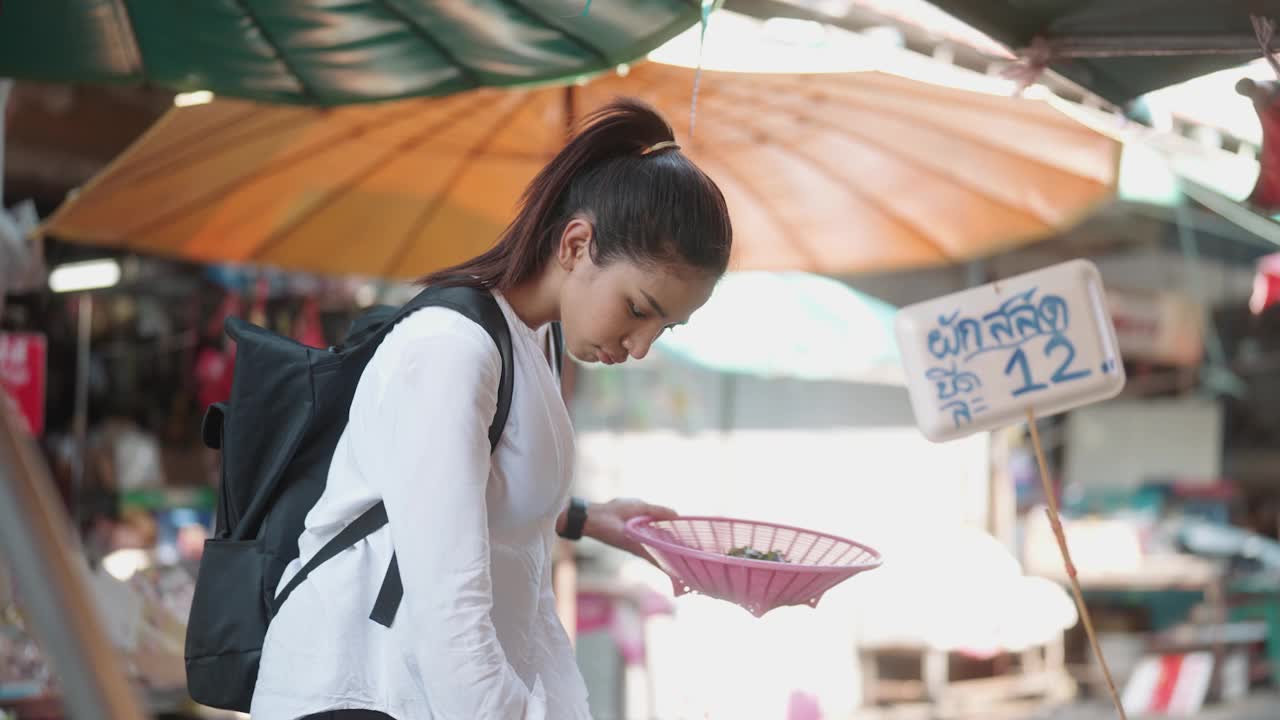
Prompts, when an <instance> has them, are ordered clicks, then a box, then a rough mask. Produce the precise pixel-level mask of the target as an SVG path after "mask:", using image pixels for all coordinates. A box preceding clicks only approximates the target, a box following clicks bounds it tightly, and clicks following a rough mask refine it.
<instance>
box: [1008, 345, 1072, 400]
mask: <svg viewBox="0 0 1280 720" xmlns="http://www.w3.org/2000/svg"><path fill="white" fill-rule="evenodd" d="M1056 348H1062V349H1063V350H1065V351H1066V355H1065V356H1064V357H1063V358H1062V364H1061V365H1059V366H1058V369H1057V370H1056V371H1054V373H1053V375H1052V376H1051V377H1050V378H1049V380H1050V381H1051V382H1053V383H1063V382H1070V381H1072V380H1079V379H1080V378H1086V377H1089V376H1090V375H1091V374H1092V373H1093V371H1092V370H1089V369H1087V368H1082V369H1079V370H1072V369H1071V362H1072V361H1073V360H1075V359H1076V347H1075V346H1074V345H1072V344H1071V341H1070V340H1068V339H1067V338H1065V337H1063V336H1062V335H1055V336H1054V337H1052V338H1050V339H1049V342H1047V343H1045V346H1044V354H1045V357H1050V356H1052V355H1053V351H1054V350H1055V349H1056ZM1014 373H1021V375H1022V385H1021V386H1019V387H1017V388H1014V390H1013V396H1014V397H1018V396H1019V395H1025V394H1027V393H1030V392H1036V391H1038V390H1047V389H1049V386H1048V385H1047V384H1046V383H1042V382H1036V381H1035V380H1034V379H1033V378H1032V376H1031V364H1030V363H1028V362H1027V353H1026V350H1024V349H1022V348H1018V349H1017V350H1014V351H1013V355H1011V356H1010V357H1009V364H1008V365H1005V366H1004V374H1005V375H1013V374H1014Z"/></svg>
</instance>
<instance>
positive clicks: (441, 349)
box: [252, 100, 732, 720]
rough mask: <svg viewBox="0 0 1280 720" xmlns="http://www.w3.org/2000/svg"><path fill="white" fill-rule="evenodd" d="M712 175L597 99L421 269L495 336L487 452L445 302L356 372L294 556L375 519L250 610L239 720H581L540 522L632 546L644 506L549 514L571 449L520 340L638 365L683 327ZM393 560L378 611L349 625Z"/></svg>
mask: <svg viewBox="0 0 1280 720" xmlns="http://www.w3.org/2000/svg"><path fill="white" fill-rule="evenodd" d="M731 242H732V231H731V228H730V224H729V216H728V211H727V209H726V206H725V201H724V197H723V196H722V195H721V193H720V190H719V189H718V188H717V187H716V185H715V183H714V182H712V181H711V179H710V178H708V177H707V176H706V174H704V173H703V172H702V171H701V170H699V169H698V167H697V166H695V165H694V164H693V162H691V161H690V160H689V159H688V158H687V157H685V155H684V154H683V153H682V152H681V151H680V148H679V146H677V145H676V143H675V138H674V136H673V134H672V130H671V127H670V126H669V125H668V124H667V123H666V121H665V120H663V118H662V117H661V116H660V115H659V114H658V113H657V112H655V111H654V110H653V109H652V108H650V107H648V106H647V105H645V104H643V103H640V102H638V101H634V100H619V101H616V102H614V103H612V104H610V105H608V106H606V107H604V108H602V109H601V110H599V111H598V112H596V113H594V114H593V115H591V116H590V117H588V118H586V121H585V123H584V124H583V126H582V127H581V129H580V130H579V132H578V133H577V134H576V135H575V136H574V137H573V138H572V139H571V140H570V141H569V143H568V145H567V146H566V147H565V148H564V149H563V150H562V151H561V152H560V153H559V154H558V155H557V156H556V157H555V158H554V159H553V160H552V161H551V162H550V164H548V165H547V166H546V167H545V168H544V169H543V170H542V171H541V172H540V173H539V174H538V176H537V177H536V178H535V179H534V180H533V182H532V183H531V184H530V185H529V187H528V188H527V189H526V191H525V194H524V197H523V198H522V203H521V208H520V211H519V213H518V214H517V215H516V217H515V220H514V221H513V222H512V223H511V225H510V226H509V227H508V228H507V229H506V231H505V232H504V234H503V235H502V237H501V239H500V240H499V242H498V244H497V245H496V246H495V247H494V248H493V249H492V250H490V251H488V252H487V253H485V254H483V255H481V256H479V257H477V258H475V259H473V260H470V261H468V262H465V263H463V264H461V265H459V266H457V267H453V268H449V269H447V270H444V271H441V272H439V273H436V274H434V275H431V276H429V277H427V278H425V279H424V282H426V283H428V284H434V285H446V284H453V285H457V284H471V285H475V286H478V287H483V288H487V289H489V290H490V291H491V292H492V293H493V294H494V296H495V298H496V299H497V301H498V303H499V305H500V307H501V308H502V311H503V314H504V315H505V316H506V320H507V324H508V325H509V327H510V330H511V337H512V346H513V360H514V365H515V368H514V371H515V377H514V393H513V396H512V401H511V410H510V415H509V418H508V420H507V424H506V427H505V430H504V432H503V434H502V438H501V441H500V442H499V444H498V446H497V448H496V450H494V451H493V453H492V454H491V453H490V446H489V439H488V427H489V424H490V422H491V421H492V419H493V415H494V409H495V407H496V404H497V394H498V390H497V389H498V384H499V382H498V381H499V375H500V372H501V363H502V360H501V356H500V354H499V353H498V350H497V348H496V347H495V345H494V343H493V341H492V340H491V339H490V337H489V336H488V335H487V334H486V332H485V331H484V329H483V328H481V327H480V326H479V325H477V324H476V323H474V322H472V321H470V320H468V319H466V318H465V317H463V316H462V315H461V314H459V313H456V312H454V311H452V310H449V309H446V308H439V307H430V308H426V309H423V310H419V311H418V312H416V313H414V314H413V315H411V316H409V317H408V318H407V319H406V320H404V321H403V322H401V323H400V324H399V325H397V326H396V327H395V329H394V330H392V332H391V333H390V334H389V335H388V336H387V338H386V339H385V340H384V341H383V343H382V345H381V346H380V347H379V348H378V350H377V353H376V354H375V355H374V357H373V359H372V360H371V361H370V363H369V365H368V366H367V367H366V369H365V371H364V374H363V376H362V377H361V380H360V385H359V387H358V389H357V391H356V395H355V399H354V401H353V403H352V406H351V414H350V420H349V423H348V425H347V428H346V431H345V433H344V434H343V436H342V439H341V440H340V441H339V443H338V446H337V450H336V452H335V453H334V457H333V463H332V467H331V468H330V471H329V477H328V484H327V487H326V489H325V491H324V495H323V496H322V497H321V498H320V501H319V502H318V503H317V504H316V506H315V508H314V509H313V510H312V511H311V513H310V515H308V517H307V525H306V530H305V531H304V532H303V535H302V537H301V538H300V540H299V549H300V551H301V557H300V558H299V559H298V560H297V561H295V562H294V563H293V565H291V566H290V568H289V569H288V570H286V572H285V575H284V577H283V578H282V579H281V586H283V585H284V584H286V583H287V582H288V581H289V579H290V578H291V577H292V575H293V574H294V573H296V571H297V569H298V568H299V567H300V566H301V565H302V564H303V563H304V562H306V561H307V560H308V559H309V558H310V557H311V556H312V555H314V554H315V553H316V551H317V550H318V549H319V548H320V547H322V546H323V545H324V544H325V543H326V542H328V541H329V540H330V539H331V538H332V537H334V535H336V534H337V532H338V531H339V530H341V529H342V528H343V527H345V526H346V525H347V524H349V523H350V522H351V521H352V520H353V519H354V518H356V517H357V516H359V515H360V514H361V513H362V512H363V511H364V510H366V509H367V508H369V507H371V506H372V505H374V504H375V503H376V502H377V501H378V500H383V501H384V502H385V504H386V508H387V516H388V524H387V526H386V527H384V528H383V529H381V530H379V531H377V532H375V533H374V534H373V535H370V536H369V537H368V538H367V539H366V540H363V541H361V542H359V543H357V544H356V545H355V546H354V547H353V548H351V549H349V550H347V551H345V552H342V553H340V554H339V555H338V556H337V557H335V558H333V559H331V560H330V561H329V562H327V563H325V564H324V565H322V566H321V567H320V568H319V569H318V570H316V571H315V572H314V573H312V574H311V575H310V576H309V577H308V578H307V580H306V581H304V582H303V583H302V584H301V585H299V586H298V588H297V589H296V591H295V592H294V593H293V595H292V596H291V597H290V598H289V601H288V602H287V603H284V604H283V606H282V607H281V609H280V613H279V614H278V615H277V616H276V617H275V619H274V620H272V623H271V626H270V629H269V632H268V635H267V638H266V643H265V646H264V648H263V653H262V660H261V666H260V670H259V674H258V681H257V686H256V691H255V694H254V698H253V708H252V711H253V712H252V714H253V717H254V719H255V720H292V719H293V718H300V717H317V718H388V717H390V718H395V719H396V720H428V719H430V720H446V719H447V720H541V719H543V718H554V719H555V720H577V719H584V720H585V719H587V718H589V714H588V711H587V700H586V688H585V686H584V684H583V681H582V678H581V675H580V674H579V672H578V668H577V664H576V663H575V659H574V654H573V650H572V648H571V646H570V644H569V641H568V637H567V635H566V633H565V631H564V628H563V627H562V626H561V625H560V622H559V619H558V618H557V616H556V613H555V599H554V597H553V595H552V589H551V550H552V545H553V543H554V540H555V534H556V533H557V532H559V533H560V534H562V535H565V536H570V537H573V536H580V535H581V534H584V533H585V534H586V535H588V536H592V537H595V538H597V539H600V540H602V541H604V542H607V543H609V544H611V545H614V546H617V547H621V548H623V549H626V550H630V551H632V552H635V553H636V554H638V555H641V556H643V555H644V551H643V550H642V549H640V548H638V547H632V546H629V545H628V543H627V541H626V540H625V538H624V536H623V534H622V525H623V523H624V522H625V521H626V520H627V519H628V518H630V517H633V516H635V515H640V514H648V515H659V516H662V515H671V514H672V513H671V511H670V510H667V509H665V508H660V507H656V506H650V505H647V504H645V503H642V502H638V501H629V500H615V501H613V502H611V503H605V504H603V505H595V506H591V507H589V508H587V510H586V516H585V524H584V517H583V514H582V508H581V507H574V508H573V509H572V511H570V512H565V511H564V510H565V506H566V501H567V499H568V492H569V484H570V479H571V474H572V467H573V458H574V446H573V430H572V427H571V425H570V422H569V415H568V412H567V410H566V408H565V406H564V402H563V401H562V399H561V395H560V390H559V387H558V384H557V382H556V380H555V377H554V375H553V373H552V371H551V369H550V367H549V366H548V364H547V362H546V358H545V355H544V354H543V351H542V348H543V347H544V345H543V344H542V340H543V332H544V331H545V330H546V328H547V325H548V323H550V322H552V321H556V320H558V321H560V323H561V326H562V328H563V333H564V345H565V348H566V350H567V351H568V352H569V354H571V355H572V356H573V357H574V358H576V359H578V360H579V361H580V362H600V363H604V364H608V365H612V364H615V363H621V362H625V361H626V360H627V359H628V358H642V357H644V356H645V354H646V353H648V352H649V348H650V346H651V345H652V343H653V342H654V341H655V340H656V339H657V338H658V336H659V335H661V334H662V333H663V332H664V331H665V330H668V329H670V328H671V327H673V326H675V325H679V324H681V323H683V322H685V321H686V320H688V318H689V316H690V314H691V313H693V312H694V311H695V310H697V309H698V308H699V307H701V306H702V304H703V303H705V302H706V301H707V298H708V297H709V296H710V294H711V290H712V288H713V286H714V285H715V283H716V281H717V280H718V279H719V278H720V276H721V275H722V274H723V273H724V272H725V269H726V267H727V265H728V261H729V249H730V245H731ZM393 548H394V551H395V555H396V558H397V562H398V564H399V569H400V575H401V577H402V580H403V584H404V595H403V603H402V605H401V607H400V608H399V611H398V613H397V615H396V618H395V621H394V622H393V623H392V624H391V626H390V627H384V626H382V625H379V624H377V623H374V622H372V621H370V620H369V617H368V615H369V609H370V608H371V607H373V605H374V601H375V599H376V596H377V593H378V591H379V588H380V586H381V583H382V580H383V575H384V573H385V572H386V570H387V566H388V563H389V562H390V559H391V557H392V551H393Z"/></svg>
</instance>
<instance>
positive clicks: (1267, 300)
mask: <svg viewBox="0 0 1280 720" xmlns="http://www.w3.org/2000/svg"><path fill="white" fill-rule="evenodd" d="M1276 303H1280V253H1273V254H1271V255H1267V256H1266V257H1264V258H1262V259H1260V260H1258V270H1257V273H1256V274H1255V275H1254V276H1253V294H1252V295H1251V296H1250V297H1249V310H1250V311H1251V312H1252V313H1253V314H1254V315H1261V314H1262V312H1263V311H1264V310H1266V309H1267V308H1269V307H1271V306H1272V305H1275V304H1276Z"/></svg>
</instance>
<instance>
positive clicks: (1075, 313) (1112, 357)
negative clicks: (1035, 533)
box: [896, 260, 1125, 442]
mask: <svg viewBox="0 0 1280 720" xmlns="http://www.w3.org/2000/svg"><path fill="white" fill-rule="evenodd" d="M896 326H897V335H898V350H899V352H900V353H901V355H902V367H903V373H904V374H905V375H906V379H907V388H908V390H909V391H910V395H911V407H912V409H913V410H914V411H915V418H916V426H917V427H919V428H920V431H921V432H923V433H924V435H925V437H927V438H929V439H930V440H933V441H934V442H942V441H945V440H952V439H954V438H958V437H962V436H964V435H968V434H970V433H975V432H980V431H984V430H991V429H994V428H998V427H1002V426H1006V425H1011V424H1013V423H1017V422H1021V421H1023V420H1025V419H1026V413H1027V410H1028V409H1032V410H1033V411H1034V413H1035V415H1036V416H1037V417H1045V416H1047V415H1054V414H1057V413H1060V412H1064V411H1066V410H1069V409H1071V408H1073V407H1078V406H1080V405H1087V404H1089V403H1093V402H1098V401H1100V400H1105V399H1107V398H1110V397H1114V396H1115V395H1116V394H1117V393H1119V392H1120V390H1121V389H1122V388H1123V387H1124V381H1125V377H1124V365H1123V364H1122V363H1121V361H1120V352H1119V350H1118V346H1117V343H1116V332H1115V328H1114V327H1113V326H1112V324H1111V317H1110V314H1109V313H1108V311H1107V304H1106V296H1105V294H1104V291H1103V288H1102V278H1101V276H1099V274H1098V269H1097V268H1096V267H1095V266H1094V265H1093V263H1091V262H1089V261H1087V260H1071V261H1068V262H1065V263H1061V264H1058V265H1052V266H1050V267H1047V268H1042V269H1040V270H1036V271H1034V272H1029V273H1026V274H1025V275H1019V276H1017V277H1013V278H1009V279H1007V280H1000V281H997V282H994V283H990V284H987V285H983V286H981V287H976V288H971V289H969V290H963V291H961V292H958V293H953V294H951V295H945V296H943V297H940V298H935V299H933V300H927V301H925V302H922V303H917V304H915V305H911V306H909V307H905V308H903V309H902V310H900V311H898V315H897V318H896Z"/></svg>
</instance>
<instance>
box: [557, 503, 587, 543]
mask: <svg viewBox="0 0 1280 720" xmlns="http://www.w3.org/2000/svg"><path fill="white" fill-rule="evenodd" d="M586 526H587V501H586V500H583V499H582V498H580V497H571V498H569V511H568V512H567V513H566V514H565V518H564V530H562V531H560V532H559V533H557V534H558V535H560V537H562V538H564V539H566V540H581V539H582V529H583V528H585V527H586Z"/></svg>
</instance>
